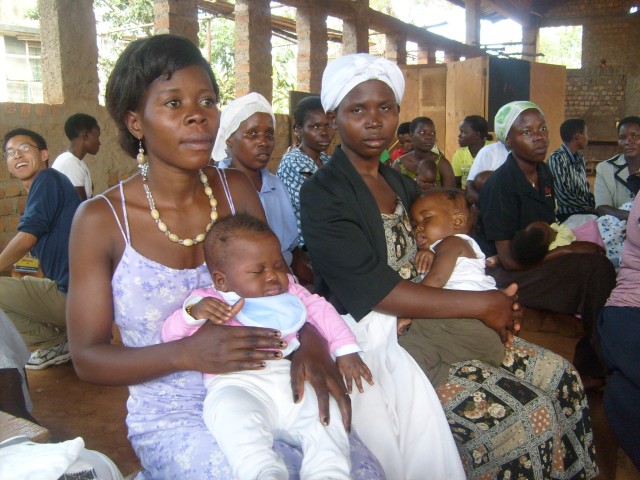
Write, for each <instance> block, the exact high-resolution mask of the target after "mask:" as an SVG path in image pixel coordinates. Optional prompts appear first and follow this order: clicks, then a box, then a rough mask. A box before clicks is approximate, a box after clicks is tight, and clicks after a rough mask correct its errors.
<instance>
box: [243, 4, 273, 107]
mask: <svg viewBox="0 0 640 480" xmlns="http://www.w3.org/2000/svg"><path fill="white" fill-rule="evenodd" d="M235 16H236V51H235V69H236V97H240V96H242V95H246V94H247V93H249V92H258V93H260V94H262V95H263V96H264V97H265V98H266V99H267V100H268V101H269V102H271V99H272V94H273V80H272V73H273V71H272V69H273V67H272V65H271V8H270V2H269V0H237V1H236V8H235Z"/></svg>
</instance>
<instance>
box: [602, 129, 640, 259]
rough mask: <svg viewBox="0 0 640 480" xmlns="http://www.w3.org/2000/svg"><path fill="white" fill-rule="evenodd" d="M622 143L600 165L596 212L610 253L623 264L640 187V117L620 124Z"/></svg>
mask: <svg viewBox="0 0 640 480" xmlns="http://www.w3.org/2000/svg"><path fill="white" fill-rule="evenodd" d="M618 145H620V147H621V148H622V153H621V154H619V155H616V156H615V157H613V158H610V159H609V160H607V161H604V162H600V163H599V164H598V166H597V167H596V183H595V186H594V191H595V197H596V213H597V214H598V215H599V218H598V220H597V221H598V228H599V229H600V234H601V235H602V239H603V240H604V243H605V245H606V247H607V256H608V257H609V259H610V260H611V261H612V262H613V264H614V265H615V266H618V265H619V264H620V255H621V253H622V244H623V243H624V239H625V230H626V227H627V218H628V217H629V210H630V208H631V202H633V199H634V198H635V196H636V194H637V193H638V189H640V117H635V116H631V117H625V118H623V119H622V120H620V122H619V123H618Z"/></svg>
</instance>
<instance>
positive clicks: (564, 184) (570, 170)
mask: <svg viewBox="0 0 640 480" xmlns="http://www.w3.org/2000/svg"><path fill="white" fill-rule="evenodd" d="M547 164H548V165H549V168H550V169H551V173H552V174H553V187H554V190H555V194H556V200H557V204H556V205H557V206H556V215H557V216H558V218H559V219H560V220H565V219H566V218H567V217H569V216H570V215H573V214H575V213H586V212H591V211H592V210H593V209H594V208H595V201H594V198H593V193H591V192H590V191H589V182H587V167H586V164H585V161H584V157H583V156H582V154H581V153H579V152H576V153H575V154H572V153H571V150H569V148H568V147H567V146H566V145H565V144H563V145H562V146H561V147H560V148H559V149H557V150H556V151H555V152H553V153H552V154H551V155H550V156H549V160H548V162H547Z"/></svg>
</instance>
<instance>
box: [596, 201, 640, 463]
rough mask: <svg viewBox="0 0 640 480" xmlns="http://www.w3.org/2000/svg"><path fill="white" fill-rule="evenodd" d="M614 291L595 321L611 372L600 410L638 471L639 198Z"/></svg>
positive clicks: (633, 208)
mask: <svg viewBox="0 0 640 480" xmlns="http://www.w3.org/2000/svg"><path fill="white" fill-rule="evenodd" d="M629 218H630V220H629V224H628V226H627V239H626V240H625V243H624V248H623V249H622V263H621V266H620V271H619V272H618V278H617V283H616V287H615V288H614V289H613V292H611V296H610V297H609V300H607V304H606V306H605V307H604V308H603V309H602V312H601V314H600V318H599V319H598V331H599V333H600V338H601V341H602V353H603V356H604V360H605V362H606V364H607V365H608V366H609V368H610V369H611V373H610V374H609V376H608V377H607V389H606V390H605V394H604V408H605V412H606V414H607V418H608V419H609V424H610V425H611V428H612V429H613V432H614V434H615V435H616V438H617V440H618V442H619V443H620V446H621V447H622V448H623V449H624V451H625V452H626V453H627V455H629V458H630V459H631V460H632V461H633V463H634V464H635V466H636V468H640V403H639V402H640V369H638V364H639V363H640V356H639V354H640V349H638V342H640V295H638V286H640V197H639V196H636V199H635V200H634V202H633V207H632V208H631V214H630V215H629Z"/></svg>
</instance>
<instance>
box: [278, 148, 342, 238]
mask: <svg viewBox="0 0 640 480" xmlns="http://www.w3.org/2000/svg"><path fill="white" fill-rule="evenodd" d="M330 158H331V157H329V155H327V154H326V153H324V152H320V161H321V162H322V164H323V165H324V164H325V163H327V162H328V161H329V159H330ZM317 171H318V165H316V162H314V161H313V158H311V157H310V156H309V155H307V154H306V153H304V152H303V151H302V150H300V148H298V147H296V148H292V149H291V151H290V152H289V153H287V154H286V155H284V156H283V157H282V160H280V165H279V166H278V171H277V172H276V175H277V176H278V178H279V179H280V180H282V183H283V185H284V186H285V188H286V189H287V191H288V192H289V199H290V200H291V206H292V207H293V213H294V215H295V216H296V224H297V225H298V245H299V246H300V247H302V246H303V245H304V240H303V238H302V228H301V226H300V188H302V184H303V183H304V182H305V181H306V180H307V178H309V177H310V176H311V175H313V174H314V173H316V172H317Z"/></svg>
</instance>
